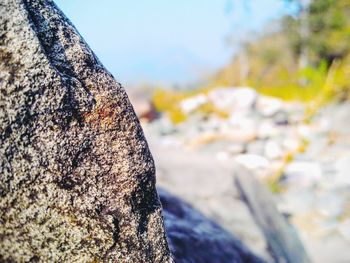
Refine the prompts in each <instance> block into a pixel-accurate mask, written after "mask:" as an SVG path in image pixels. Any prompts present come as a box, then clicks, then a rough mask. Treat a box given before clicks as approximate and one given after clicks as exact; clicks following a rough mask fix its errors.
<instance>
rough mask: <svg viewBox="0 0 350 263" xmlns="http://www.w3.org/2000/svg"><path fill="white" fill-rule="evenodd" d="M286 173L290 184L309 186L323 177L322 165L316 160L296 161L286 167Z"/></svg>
mask: <svg viewBox="0 0 350 263" xmlns="http://www.w3.org/2000/svg"><path fill="white" fill-rule="evenodd" d="M284 174H285V177H286V181H287V183H288V184H289V185H290V186H298V187H309V186H312V185H314V184H315V183H317V182H318V181H319V180H320V179H321V178H322V170H321V166H320V165H319V164H318V163H316V162H307V161H296V162H293V163H290V164H288V165H287V166H286V167H285V170H284Z"/></svg>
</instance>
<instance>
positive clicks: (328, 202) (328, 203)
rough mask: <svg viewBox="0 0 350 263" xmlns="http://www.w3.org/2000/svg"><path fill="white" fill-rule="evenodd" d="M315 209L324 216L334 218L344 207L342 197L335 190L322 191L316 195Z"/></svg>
mask: <svg viewBox="0 0 350 263" xmlns="http://www.w3.org/2000/svg"><path fill="white" fill-rule="evenodd" d="M316 207H317V210H318V211H319V212H320V214H322V215H323V216H326V217H331V218H336V217H338V216H340V215H341V214H342V212H343V209H344V199H343V198H342V197H340V196H339V195H338V194H337V193H336V192H328V193H324V194H322V195H320V196H318V197H317V205H316Z"/></svg>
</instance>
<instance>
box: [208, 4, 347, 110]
mask: <svg viewBox="0 0 350 263" xmlns="http://www.w3.org/2000/svg"><path fill="white" fill-rule="evenodd" d="M286 1H287V0H286ZM289 2H295V3H297V4H298V3H299V4H300V1H293V0H290V1H289ZM300 7H301V6H300ZM281 24H282V27H280V29H279V30H277V31H276V30H275V31H273V32H270V33H266V32H265V34H264V35H262V36H260V37H257V38H255V39H254V40H253V41H251V42H249V43H246V44H245V45H243V46H242V47H241V54H239V55H237V56H236V57H235V58H234V59H233V60H232V63H230V64H229V65H228V66H227V67H225V68H223V69H222V70H220V71H219V72H218V73H217V75H216V76H215V78H214V80H213V84H214V85H227V86H240V85H250V86H252V87H255V88H256V89H257V90H258V91H260V92H261V93H263V94H265V95H270V96H275V97H279V98H282V99H284V100H289V101H291V100H298V101H302V102H305V103H307V104H308V105H309V113H310V116H311V115H312V113H313V112H315V110H317V108H319V107H321V106H322V105H324V104H325V103H327V102H329V101H331V100H340V101H342V100H347V99H349V98H350V79H349V73H350V45H349V43H350V0H311V1H310V5H309V6H308V7H304V8H300V12H299V14H297V15H293V16H285V17H284V18H282V19H281ZM242 54H244V56H245V57H246V59H245V61H246V65H245V68H248V69H249V70H248V74H245V76H244V79H242V75H244V74H240V73H242V72H241V71H240V70H241V68H242V60H241V59H240V57H241V56H242ZM301 61H304V62H306V63H301Z"/></svg>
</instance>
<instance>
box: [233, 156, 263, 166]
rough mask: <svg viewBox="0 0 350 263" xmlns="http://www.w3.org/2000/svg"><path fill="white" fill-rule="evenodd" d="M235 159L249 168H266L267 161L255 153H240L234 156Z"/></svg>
mask: <svg viewBox="0 0 350 263" xmlns="http://www.w3.org/2000/svg"><path fill="white" fill-rule="evenodd" d="M235 161H236V162H237V163H239V164H241V165H243V166H245V167H247V168H249V169H259V168H267V167H268V166H269V161H268V160H267V159H266V158H265V157H263V156H261V155H257V154H240V155H237V156H236V157H235Z"/></svg>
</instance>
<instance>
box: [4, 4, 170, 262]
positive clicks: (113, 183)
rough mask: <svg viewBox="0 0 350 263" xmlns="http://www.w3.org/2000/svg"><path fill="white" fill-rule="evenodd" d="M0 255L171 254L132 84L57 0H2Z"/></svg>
mask: <svg viewBox="0 0 350 263" xmlns="http://www.w3.org/2000/svg"><path fill="white" fill-rule="evenodd" d="M0 157H1V158H0V176H1V177H0V261H1V262H3V261H5V262H12V261H16V262H28V261H33V262H36V261H40V262H92V261H94V262H97V261H109V262H110V261H114V262H168V261H172V259H171V256H170V253H169V249H168V245H167V241H166V238H165V233H164V228H163V221H162V216H161V206H160V203H159V200H158V196H157V192H156V189H155V168H154V163H153V159H152V156H151V154H150V152H149V149H148V146H147V143H146V141H145V138H144V135H143V132H142V129H141V127H140V125H139V121H138V119H137V117H136V115H135V114H134V111H133V108H132V106H131V104H130V103H129V100H128V98H127V95H126V93H125V91H124V90H123V88H122V87H121V86H120V84H118V83H117V82H116V81H115V80H114V78H113V77H112V75H111V74H110V73H108V72H107V71H106V70H105V69H104V68H103V66H102V65H101V63H100V62H99V61H98V59H97V58H96V56H95V55H94V54H93V52H92V51H91V50H90V48H89V47H88V46H87V44H86V43H85V42H84V40H83V39H82V37H81V36H80V35H79V34H78V32H77V30H76V29H75V28H74V26H73V25H72V24H71V23H70V22H69V21H68V19H67V18H66V17H65V16H64V15H63V14H62V12H61V11H60V10H59V9H58V8H57V7H56V6H55V4H54V3H53V2H52V1H50V0H2V1H0Z"/></svg>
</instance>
